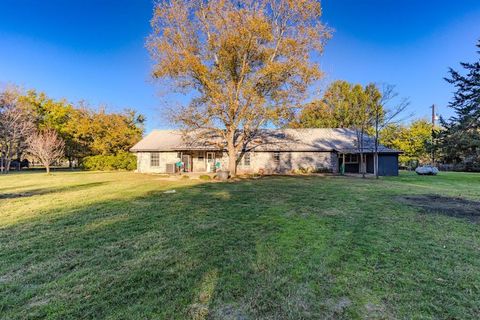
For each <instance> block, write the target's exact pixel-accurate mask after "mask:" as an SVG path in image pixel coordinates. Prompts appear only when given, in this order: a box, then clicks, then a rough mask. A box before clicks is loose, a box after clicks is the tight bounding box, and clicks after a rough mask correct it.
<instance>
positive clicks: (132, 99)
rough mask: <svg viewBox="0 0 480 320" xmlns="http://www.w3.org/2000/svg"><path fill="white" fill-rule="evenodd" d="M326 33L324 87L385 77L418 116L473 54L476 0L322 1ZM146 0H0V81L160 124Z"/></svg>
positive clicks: (445, 97) (478, 29) (447, 92)
mask: <svg viewBox="0 0 480 320" xmlns="http://www.w3.org/2000/svg"><path fill="white" fill-rule="evenodd" d="M322 4H323V8H324V22H326V23H327V24H328V25H329V26H330V27H331V28H333V29H334V30H335V31H334V34H333V38H332V40H331V41H330V42H329V43H328V45H327V47H326V50H325V53H324V55H323V56H322V57H320V58H319V61H320V63H321V66H322V68H323V70H324V71H325V73H326V77H325V79H324V80H323V81H322V82H321V83H319V84H318V88H320V89H321V88H324V87H325V86H326V85H327V84H328V83H329V82H331V81H333V80H336V79H345V80H348V81H351V82H357V83H362V84H366V83H368V82H377V83H389V84H393V85H396V89H397V91H398V92H399V94H400V95H401V96H403V97H409V98H410V100H411V106H410V111H411V112H414V113H415V115H416V117H426V116H428V115H429V112H430V111H429V106H430V105H431V104H433V103H435V104H437V105H438V109H439V112H440V113H441V114H442V115H446V116H448V115H450V114H451V111H449V110H448V109H447V108H446V104H447V103H448V101H449V99H450V97H451V91H452V88H451V86H449V85H448V84H447V83H446V82H445V81H444V80H443V77H444V76H446V75H447V70H448V67H449V66H452V67H458V64H459V62H460V61H472V60H473V59H477V56H476V54H475V49H476V48H475V43H476V41H477V40H478V39H480V1H479V0H457V1H447V0H436V1H434V0H423V1H418V0H404V1H397V0H362V1H359V0H324V1H322ZM152 8H153V2H152V1H150V0H146V1H140V0H130V1H127V0H117V1H107V0H96V1H91V0H42V1H38V0H0V84H5V83H16V84H19V85H21V86H23V87H25V88H35V89H38V90H41V91H45V92H46V93H47V94H48V95H50V96H52V97H55V98H66V99H68V100H70V101H74V102H75V101H78V100H81V99H85V100H87V101H88V102H90V104H92V105H99V104H105V105H107V106H108V108H109V109H110V110H120V109H123V108H125V107H133V108H135V109H137V110H139V111H140V112H142V113H143V114H145V115H146V116H147V119H148V122H147V131H149V130H151V129H152V128H155V127H168V123H167V122H166V121H165V119H164V118H163V116H162V109H163V106H164V105H166V104H175V101H174V100H173V99H171V97H169V96H166V95H165V94H162V93H163V92H164V90H162V88H161V87H158V85H157V86H156V85H155V84H154V83H153V82H152V80H151V79H150V77H149V73H150V69H151V62H150V59H149V56H148V53H147V51H146V49H145V48H144V42H145V38H146V36H147V35H148V33H149V31H150V27H149V20H150V17H151V13H152Z"/></svg>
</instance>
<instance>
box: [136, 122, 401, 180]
mask: <svg viewBox="0 0 480 320" xmlns="http://www.w3.org/2000/svg"><path fill="white" fill-rule="evenodd" d="M224 145H225V144H224V143H223V141H222V139H221V138H220V137H219V136H217V135H215V134H210V135H207V134H202V135H201V138H200V137H199V135H198V133H195V132H193V133H192V132H190V133H186V134H185V133H182V132H181V131H175V130H154V131H153V132H151V133H150V134H149V135H147V136H146V137H145V138H143V139H142V140H141V141H140V142H138V143H137V144H136V145H135V146H133V147H132V149H131V151H132V152H134V153H136V155H137V171H138V172H151V173H169V172H174V171H175V166H176V164H177V165H179V164H180V163H181V164H182V167H181V170H182V171H185V172H213V171H214V170H216V169H218V168H220V169H228V154H227V152H226V150H225V148H224V147H223V146H224ZM357 146H358V144H357V135H356V132H355V131H354V130H351V129H278V130H276V129H271V130H269V129H264V130H262V131H261V132H260V133H259V134H258V135H257V136H256V138H255V139H254V140H253V141H251V142H250V143H249V144H248V145H247V146H246V147H245V148H244V150H243V151H242V157H241V159H240V161H239V163H238V169H237V170H238V173H290V172H296V171H297V170H308V171H311V172H312V171H313V172H331V173H338V172H340V170H341V169H340V168H341V166H342V164H343V163H345V172H351V173H358V172H359V171H360V152H359V148H358V147H357ZM378 151H379V174H380V175H385V176H387V175H388V176H394V175H398V155H399V153H401V152H400V151H397V150H392V149H389V148H386V147H384V146H381V145H380V146H379V147H378ZM363 153H364V157H365V158H364V159H366V161H365V164H366V171H367V172H368V173H373V172H374V165H373V163H374V162H373V161H374V160H373V159H374V157H373V153H374V139H373V138H372V137H369V136H366V137H365V138H364V143H363Z"/></svg>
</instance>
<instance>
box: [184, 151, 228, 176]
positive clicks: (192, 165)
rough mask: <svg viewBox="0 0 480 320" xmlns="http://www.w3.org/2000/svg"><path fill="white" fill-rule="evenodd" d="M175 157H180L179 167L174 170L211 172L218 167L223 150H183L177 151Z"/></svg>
mask: <svg viewBox="0 0 480 320" xmlns="http://www.w3.org/2000/svg"><path fill="white" fill-rule="evenodd" d="M177 157H178V158H179V159H180V161H181V165H180V167H178V166H177V168H176V172H183V173H212V172H215V171H216V169H217V168H218V163H219V161H220V159H222V157H223V152H221V151H207V150H183V151H178V156H177ZM177 170H178V171H177Z"/></svg>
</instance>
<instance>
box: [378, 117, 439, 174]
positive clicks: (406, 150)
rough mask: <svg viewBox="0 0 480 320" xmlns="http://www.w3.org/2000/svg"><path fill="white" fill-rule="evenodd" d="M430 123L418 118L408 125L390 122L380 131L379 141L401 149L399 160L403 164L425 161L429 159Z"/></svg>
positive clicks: (387, 145)
mask: <svg viewBox="0 0 480 320" xmlns="http://www.w3.org/2000/svg"><path fill="white" fill-rule="evenodd" d="M431 139H432V124H431V123H430V122H429V121H427V120H425V119H419V120H415V121H413V122H411V123H410V124H408V125H401V124H390V125H388V126H386V127H385V128H384V129H383V130H382V131H381V132H380V142H381V144H383V145H385V146H386V147H389V148H392V149H396V150H401V151H403V153H402V154H401V155H400V157H399V160H400V163H402V164H403V165H407V166H409V165H410V164H412V163H427V162H429V160H430V154H429V152H430V147H431V146H430V145H431Z"/></svg>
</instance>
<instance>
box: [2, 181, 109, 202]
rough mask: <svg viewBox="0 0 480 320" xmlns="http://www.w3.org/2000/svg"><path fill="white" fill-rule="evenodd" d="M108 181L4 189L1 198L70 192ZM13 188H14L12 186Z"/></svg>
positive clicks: (100, 184)
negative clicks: (17, 190)
mask: <svg viewBox="0 0 480 320" xmlns="http://www.w3.org/2000/svg"><path fill="white" fill-rule="evenodd" d="M108 183H109V182H108V181H102V182H90V183H83V184H75V185H68V186H62V187H52V188H38V189H30V190H26V191H23V192H12V193H5V190H6V189H2V190H0V191H3V192H2V193H0V200H2V199H16V198H26V197H33V196H41V195H46V194H50V193H59V192H68V191H78V190H82V189H88V188H92V187H98V186H102V185H105V184H108ZM28 187H31V186H18V187H16V188H17V189H18V188H22V189H26V188H28ZM10 189H13V188H10Z"/></svg>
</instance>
